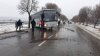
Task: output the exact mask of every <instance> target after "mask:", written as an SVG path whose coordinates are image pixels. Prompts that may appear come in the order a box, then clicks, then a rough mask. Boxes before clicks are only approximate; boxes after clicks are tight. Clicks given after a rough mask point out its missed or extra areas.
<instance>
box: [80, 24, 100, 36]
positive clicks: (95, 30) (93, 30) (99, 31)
mask: <svg viewBox="0 0 100 56" xmlns="http://www.w3.org/2000/svg"><path fill="white" fill-rule="evenodd" d="M80 26H81V27H82V28H85V29H87V30H89V31H91V32H93V33H95V34H97V35H99V36H100V25H98V26H96V28H93V25H89V26H84V25H80Z"/></svg>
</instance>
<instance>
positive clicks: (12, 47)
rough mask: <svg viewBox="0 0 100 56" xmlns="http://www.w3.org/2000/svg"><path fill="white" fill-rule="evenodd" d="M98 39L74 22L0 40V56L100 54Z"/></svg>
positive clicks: (88, 55) (80, 55)
mask: <svg viewBox="0 0 100 56" xmlns="http://www.w3.org/2000/svg"><path fill="white" fill-rule="evenodd" d="M99 43H100V42H99V40H97V39H95V38H94V37H93V36H91V35H89V34H87V33H86V32H84V31H82V29H80V28H77V27H76V26H75V25H74V24H71V25H70V26H66V25H65V26H63V27H62V28H60V30H59V31H58V30H57V29H54V31H53V32H50V31H40V30H35V32H34V33H33V32H31V31H30V30H29V32H27V33H23V34H21V32H17V33H16V35H15V36H13V37H12V38H6V39H2V40H0V56H100V54H99V53H100V48H99V47H100V44H99Z"/></svg>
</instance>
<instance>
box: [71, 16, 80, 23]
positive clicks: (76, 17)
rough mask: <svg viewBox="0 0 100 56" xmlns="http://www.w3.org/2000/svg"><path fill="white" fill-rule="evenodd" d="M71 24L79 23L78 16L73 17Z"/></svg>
mask: <svg viewBox="0 0 100 56" xmlns="http://www.w3.org/2000/svg"><path fill="white" fill-rule="evenodd" d="M71 20H72V21H73V22H75V23H76V22H80V21H79V16H78V15H75V16H74V17H73V18H72V19H71Z"/></svg>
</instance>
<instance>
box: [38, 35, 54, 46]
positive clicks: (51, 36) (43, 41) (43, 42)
mask: <svg viewBox="0 0 100 56" xmlns="http://www.w3.org/2000/svg"><path fill="white" fill-rule="evenodd" d="M52 36H53V35H51V36H49V37H48V39H50V38H51V37H52ZM46 41H47V40H44V41H43V42H41V43H40V44H39V45H38V46H39V47H40V46H42V45H43V44H44V43H45V42H46Z"/></svg>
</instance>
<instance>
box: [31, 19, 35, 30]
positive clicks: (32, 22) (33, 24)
mask: <svg viewBox="0 0 100 56" xmlns="http://www.w3.org/2000/svg"><path fill="white" fill-rule="evenodd" d="M35 25H36V22H35V20H34V19H33V20H32V21H31V26H32V31H33V32H34V28H35Z"/></svg>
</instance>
